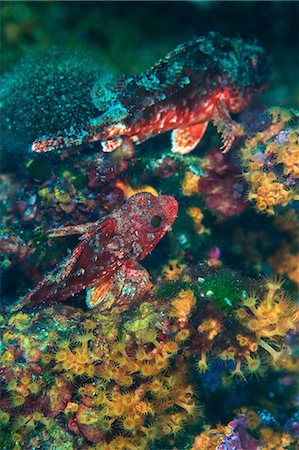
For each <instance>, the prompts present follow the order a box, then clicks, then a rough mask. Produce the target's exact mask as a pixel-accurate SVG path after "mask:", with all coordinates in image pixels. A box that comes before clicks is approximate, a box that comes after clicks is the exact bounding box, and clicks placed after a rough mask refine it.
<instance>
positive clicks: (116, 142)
mask: <svg viewBox="0 0 299 450" xmlns="http://www.w3.org/2000/svg"><path fill="white" fill-rule="evenodd" d="M101 145H102V150H103V152H113V151H114V150H116V149H117V148H118V147H120V146H121V145H122V139H120V138H117V139H107V141H102V142H101Z"/></svg>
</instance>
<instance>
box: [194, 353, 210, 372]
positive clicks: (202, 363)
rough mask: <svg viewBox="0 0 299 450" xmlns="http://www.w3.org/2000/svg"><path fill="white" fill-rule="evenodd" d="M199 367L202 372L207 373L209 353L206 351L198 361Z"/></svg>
mask: <svg viewBox="0 0 299 450" xmlns="http://www.w3.org/2000/svg"><path fill="white" fill-rule="evenodd" d="M197 367H198V370H199V371H200V372H201V373H205V372H206V371H207V370H208V364H207V355H206V353H205V352H203V353H202V355H201V358H200V360H199V361H198V362H197Z"/></svg>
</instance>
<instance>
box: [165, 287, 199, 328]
mask: <svg viewBox="0 0 299 450" xmlns="http://www.w3.org/2000/svg"><path fill="white" fill-rule="evenodd" d="M171 306H172V308H171V310H170V313H169V315H170V316H171V317H175V318H177V319H178V320H179V321H180V322H181V324H182V325H184V324H185V323H187V321H188V316H189V314H190V313H191V311H192V308H193V307H194V306H195V297H194V293H193V291H192V290H191V289H187V290H181V291H180V292H179V293H178V295H177V296H176V297H175V298H174V299H173V300H172V301H171Z"/></svg>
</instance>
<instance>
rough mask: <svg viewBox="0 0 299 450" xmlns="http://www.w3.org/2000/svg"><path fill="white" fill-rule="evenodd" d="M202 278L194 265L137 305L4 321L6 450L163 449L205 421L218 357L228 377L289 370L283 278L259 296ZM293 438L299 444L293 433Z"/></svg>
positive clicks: (229, 277) (232, 282)
mask: <svg viewBox="0 0 299 450" xmlns="http://www.w3.org/2000/svg"><path fill="white" fill-rule="evenodd" d="M198 279H199V277H198V273H197V274H195V273H191V272H190V271H188V270H187V271H186V270H185V271H184V272H182V274H181V276H177V278H176V281H169V279H168V278H167V277H166V278H165V280H161V282H160V283H159V284H158V285H156V286H155V288H154V290H153V291H152V293H151V294H150V296H149V297H148V296H147V297H145V298H144V301H143V302H142V303H141V304H140V306H139V307H138V308H137V309H136V308H135V309H132V308H130V307H128V308H127V310H126V311H123V309H122V308H119V307H115V308H113V309H112V310H111V311H107V312H105V313H99V312H93V313H90V312H87V313H84V312H82V310H80V309H74V308H72V307H68V306H64V307H62V306H57V305H56V306H55V307H52V308H48V309H45V310H43V311H38V312H31V313H23V312H18V313H15V314H11V315H6V316H2V317H1V323H0V327H1V336H2V348H1V364H2V369H1V383H2V398H1V401H0V410H1V427H2V430H3V433H4V435H5V436H6V438H5V439H6V440H4V442H5V445H6V446H7V448H10V446H11V448H15V449H17V448H23V447H22V444H21V442H27V444H28V443H29V445H40V446H42V445H43V442H50V443H51V445H53V447H54V446H57V447H58V446H59V445H60V442H62V441H63V440H65V441H66V442H67V443H68V445H69V448H86V445H87V444H89V445H90V444H91V443H94V444H97V445H96V448H97V449H98V448H99V449H100V448H112V449H113V448H115V449H117V448H120V449H121V448H123V449H126V448H128V449H130V448H132V449H133V448H140V449H141V448H144V449H147V448H150V447H151V445H152V443H155V442H157V445H158V447H155V446H154V447H153V448H160V445H161V443H160V444H159V442H164V444H162V446H163V445H168V444H167V442H170V441H169V439H179V438H180V435H181V434H182V431H183V430H184V429H185V427H186V425H187V424H188V423H189V424H190V423H192V422H193V423H194V422H195V421H198V420H199V418H200V416H202V407H201V402H200V396H198V392H197V390H198V389H200V383H199V382H198V381H197V382H196V384H195V380H196V377H197V373H200V374H205V376H206V374H208V373H212V372H213V370H214V369H213V368H212V365H213V363H214V362H215V361H217V360H219V359H220V360H222V361H223V362H224V364H225V365H224V366H223V368H222V371H221V372H220V373H219V377H221V379H222V383H224V378H225V377H227V376H228V381H227V382H229V383H236V382H237V379H238V378H241V379H243V378H244V379H245V378H247V377H248V376H250V375H252V374H265V372H266V371H267V370H269V368H270V367H271V366H273V367H276V370H277V367H278V366H280V370H282V368H283V367H285V366H286V365H287V364H288V360H289V358H290V356H288V355H289V345H288V341H287V339H286V336H287V334H288V333H289V332H290V331H292V330H293V329H294V326H295V322H296V320H298V312H297V311H296V310H295V305H294V304H293V303H292V302H291V300H287V299H285V293H284V292H283V290H282V287H281V283H280V282H279V281H275V280H266V282H265V285H264V286H261V287H259V288H258V292H259V294H258V293H256V294H255V295H253V294H252V295H246V292H247V291H246V290H245V285H246V283H247V284H248V281H246V280H243V281H242V284H241V285H240V281H238V279H237V278H236V277H235V276H234V274H229V273H226V272H223V273H221V272H220V273H219V275H216V277H215V275H214V276H212V277H211V275H208V274H207V275H206V276H205V278H204V274H202V276H201V277H200V281H198ZM224 280H226V283H225V284H226V286H228V285H229V287H227V288H226V290H223V289H224V283H223V281H224ZM190 286H191V287H190ZM286 305H288V308H287V307H286ZM290 311H293V312H291V313H290ZM228 323H230V326H229V327H228ZM196 355H197V356H196ZM225 373H226V375H225ZM201 376H203V375H201ZM227 382H226V384H227ZM201 420H202V419H201ZM244 420H245V419H244ZM242 426H243V425H242ZM230 427H231V428H232V425H230ZM244 427H245V428H246V426H245V425H244ZM38 430H40V431H39V432H38ZM221 430H222V429H219V430H218V431H217V432H216V431H211V432H204V433H203V434H202V435H200V437H198V438H196V441H195V444H194V445H195V447H194V448H201V447H196V445H197V446H198V445H199V444H198V442H200V443H201V444H200V445H203V444H202V442H209V439H211V443H210V445H212V443H215V442H217V443H218V442H219V444H220V443H221V442H222V440H223V434H225V430H226V428H223V430H224V431H221ZM267 432H268V434H269V433H272V435H271V436H272V437H271V439H272V440H273V442H274V441H275V439H278V438H277V437H276V436H277V434H275V433H276V432H275V430H272V429H271V427H270V429H269V430H268V431H267V430H263V429H261V431H260V436H261V440H262V441H263V440H265V439H266V438H265V436H266V433H267ZM217 433H218V434H219V433H220V435H218V434H217ZM221 433H222V434H221ZM284 435H285V436H286V437H285V438H284V439H285V440H286V442H292V439H293V438H292V437H291V435H290V434H288V433H287V430H286V431H284ZM37 436H38V438H37ZM216 437H217V439H218V440H216ZM36 439H37V441H36ZM221 439H222V440H221ZM242 439H243V438H242ZM287 439H288V440H287ZM48 440H49V441H48ZM252 440H254V439H253V438H252ZM11 441H13V442H15V445H14V446H12V444H11ZM91 448H92V447H91ZM162 448H165V447H162ZM206 448H210V447H208V446H207V447H206ZM211 448H213V447H211ZM219 448H220V447H219ZM252 448H255V447H252Z"/></svg>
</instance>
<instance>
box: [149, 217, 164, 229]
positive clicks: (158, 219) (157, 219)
mask: <svg viewBox="0 0 299 450" xmlns="http://www.w3.org/2000/svg"><path fill="white" fill-rule="evenodd" d="M161 223H162V217H161V216H154V217H152V220H151V226H152V227H153V228H159V226H160V225H161Z"/></svg>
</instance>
